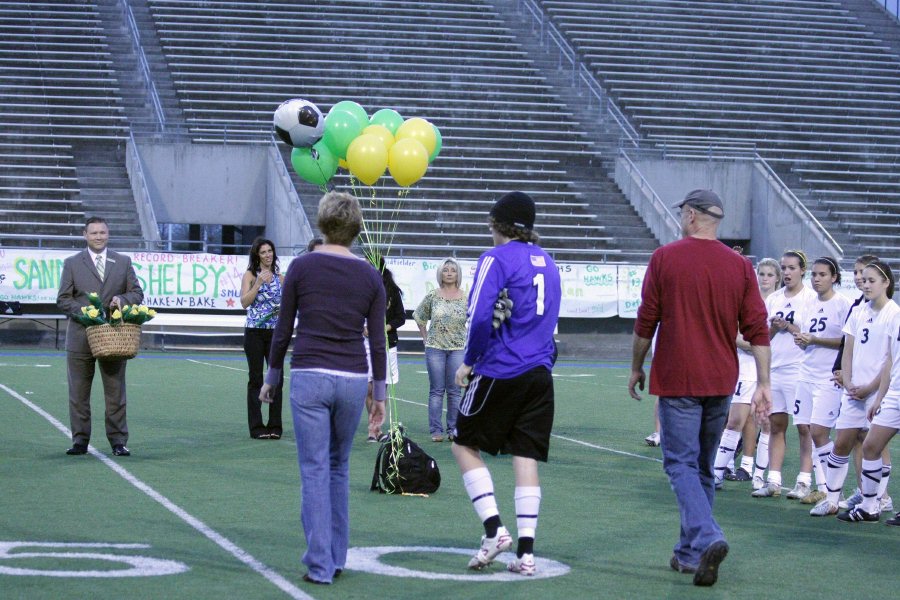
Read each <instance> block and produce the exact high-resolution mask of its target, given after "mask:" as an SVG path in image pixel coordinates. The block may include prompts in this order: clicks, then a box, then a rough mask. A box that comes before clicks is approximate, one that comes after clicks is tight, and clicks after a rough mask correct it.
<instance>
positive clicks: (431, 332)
mask: <svg viewBox="0 0 900 600" xmlns="http://www.w3.org/2000/svg"><path fill="white" fill-rule="evenodd" d="M436 276H437V281H438V285H439V287H438V288H437V289H434V290H432V291H430V292H429V293H428V294H427V295H426V296H425V298H424V299H423V300H422V302H421V303H420V304H419V306H418V307H417V308H416V310H415V312H413V319H415V321H416V325H418V326H419V332H420V333H421V334H422V340H423V341H424V342H425V365H426V367H427V368H428V386H429V391H428V429H429V430H430V431H431V441H433V442H440V441H443V439H444V429H443V427H442V423H441V421H442V419H441V413H442V412H443V408H444V396H445V395H446V396H447V428H446V432H447V437H448V438H449V439H450V440H451V441H452V440H453V436H454V430H455V429H456V414H457V412H458V410H459V399H460V396H461V392H462V390H461V389H460V387H459V386H457V385H456V384H455V383H454V381H453V378H454V376H455V374H456V370H457V369H458V368H459V366H460V365H461V364H462V360H463V355H464V351H465V347H466V308H467V300H466V294H465V292H463V290H462V289H460V285H461V283H462V271H461V270H460V268H459V263H457V262H456V261H455V260H453V259H452V258H447V259H445V260H444V261H443V262H442V263H441V265H440V266H439V267H438V269H437V273H436ZM429 321H431V327H430V328H429V329H427V331H426V325H428V322H429Z"/></svg>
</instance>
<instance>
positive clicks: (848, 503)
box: [838, 488, 863, 510]
mask: <svg viewBox="0 0 900 600" xmlns="http://www.w3.org/2000/svg"><path fill="white" fill-rule="evenodd" d="M862 501H863V497H862V492H861V491H859V488H856V492H855V493H854V494H853V495H852V496H850V497H849V498H847V499H846V500H841V501H840V502H838V508H840V509H842V510H850V509H851V508H854V507H855V506H856V505H858V504H860V503H862Z"/></svg>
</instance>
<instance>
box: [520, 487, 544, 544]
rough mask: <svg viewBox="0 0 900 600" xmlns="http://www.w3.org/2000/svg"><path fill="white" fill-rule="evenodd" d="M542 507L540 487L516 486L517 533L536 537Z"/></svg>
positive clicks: (521, 536)
mask: <svg viewBox="0 0 900 600" xmlns="http://www.w3.org/2000/svg"><path fill="white" fill-rule="evenodd" d="M540 509H541V488H540V487H537V486H528V487H525V486H523V487H518V486H517V487H516V535H518V536H519V537H520V538H523V537H530V538H534V532H535V530H536V529H537V520H538V512H540Z"/></svg>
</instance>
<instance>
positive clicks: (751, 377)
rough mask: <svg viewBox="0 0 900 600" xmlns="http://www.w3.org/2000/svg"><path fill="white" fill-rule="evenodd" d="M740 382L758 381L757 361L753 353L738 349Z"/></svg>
mask: <svg viewBox="0 0 900 600" xmlns="http://www.w3.org/2000/svg"><path fill="white" fill-rule="evenodd" d="M737 357H738V381H756V359H755V358H753V353H752V352H749V351H747V350H741V349H740V348H738V351H737Z"/></svg>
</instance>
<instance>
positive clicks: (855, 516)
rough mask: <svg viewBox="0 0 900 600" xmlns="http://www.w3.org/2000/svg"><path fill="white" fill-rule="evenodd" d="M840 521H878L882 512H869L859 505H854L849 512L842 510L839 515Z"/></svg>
mask: <svg viewBox="0 0 900 600" xmlns="http://www.w3.org/2000/svg"><path fill="white" fill-rule="evenodd" d="M837 518H838V520H839V521H844V522H845V523H877V522H878V519H880V518H881V514H880V513H874V514H873V513H867V512H866V511H864V510H863V509H862V508H860V507H859V506H854V507H853V508H851V509H850V510H848V511H847V512H842V513H841V514H839V515H838V516H837Z"/></svg>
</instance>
